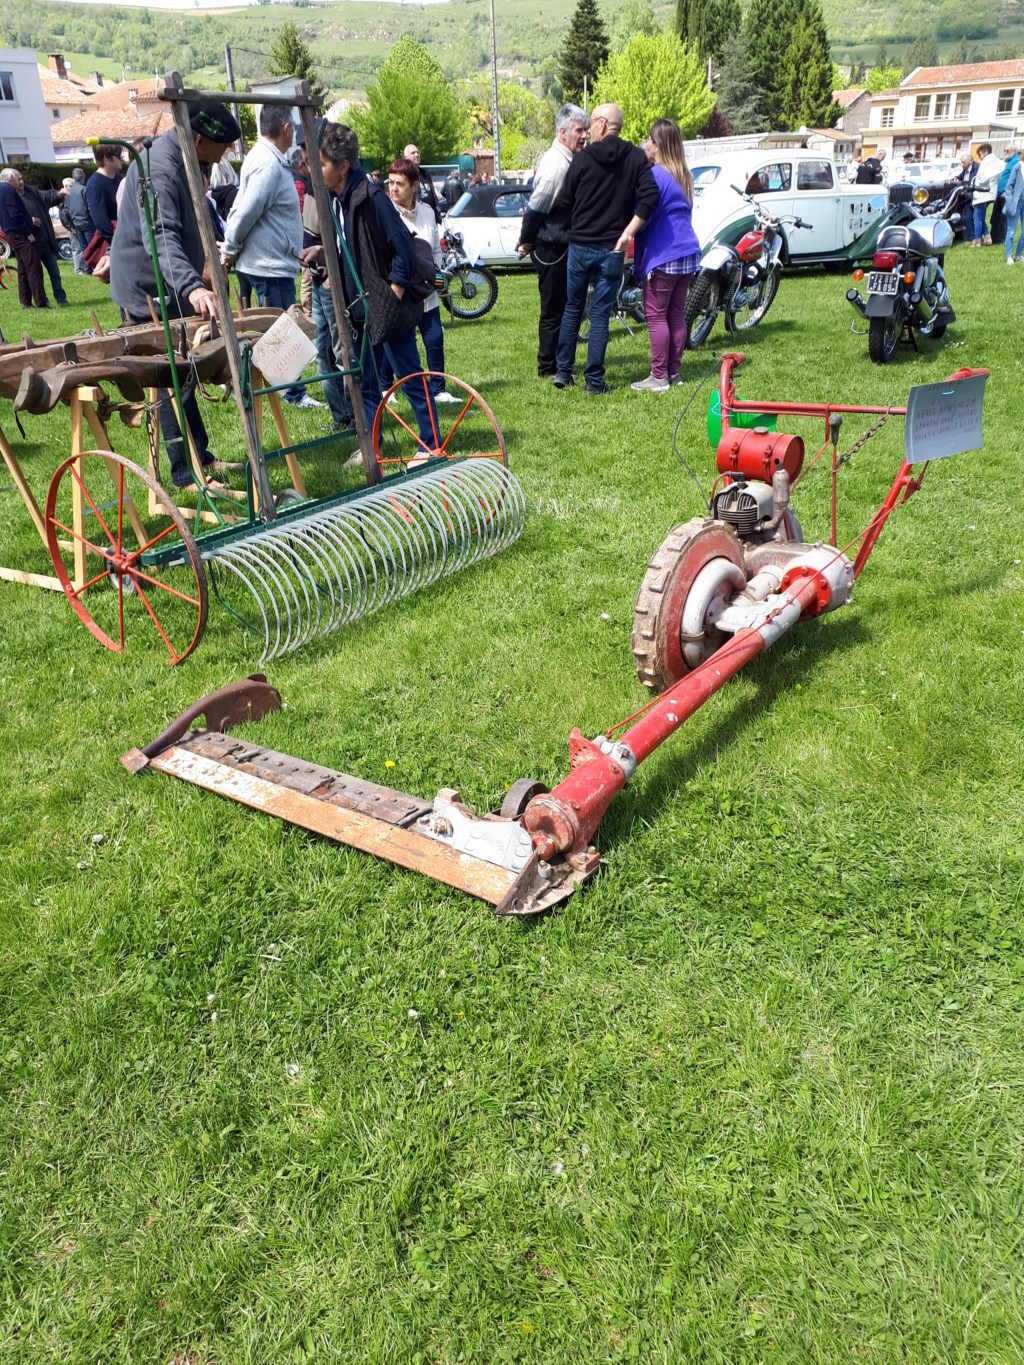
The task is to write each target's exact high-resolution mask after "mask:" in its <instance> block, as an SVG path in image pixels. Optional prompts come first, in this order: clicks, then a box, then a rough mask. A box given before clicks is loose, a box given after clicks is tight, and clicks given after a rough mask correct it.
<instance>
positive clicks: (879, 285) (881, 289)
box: [868, 270, 900, 294]
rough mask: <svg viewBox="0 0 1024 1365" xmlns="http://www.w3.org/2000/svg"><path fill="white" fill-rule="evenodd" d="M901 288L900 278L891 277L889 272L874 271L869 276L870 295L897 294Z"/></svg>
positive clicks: (896, 276)
mask: <svg viewBox="0 0 1024 1365" xmlns="http://www.w3.org/2000/svg"><path fill="white" fill-rule="evenodd" d="M899 287H900V277H899V276H898V275H890V274H889V272H888V271H887V270H872V272H871V274H870V275H869V276H868V293H869V294H895V293H896V291H897V290H898V289H899Z"/></svg>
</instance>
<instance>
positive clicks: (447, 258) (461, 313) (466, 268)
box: [437, 229, 498, 319]
mask: <svg viewBox="0 0 1024 1365" xmlns="http://www.w3.org/2000/svg"><path fill="white" fill-rule="evenodd" d="M441 251H442V253H443V255H442V259H441V266H440V269H439V270H438V272H437V296H438V298H439V300H440V302H441V305H442V307H444V308H447V310H448V312H449V313H450V314H451V315H452V316H453V317H456V318H467V319H473V318H482V317H483V316H484V314H485V313H489V312H490V311H491V309H492V308H493V307H494V305H495V303H496V302H497V299H498V277H497V275H495V273H494V271H493V270H492V269H491V268H490V266H487V265H484V264H483V262H482V261H471V260H470V259H469V257H468V256H467V254H466V251H465V247H464V246H463V237H462V233H461V232H453V231H451V229H449V230H448V231H446V232H445V234H444V236H443V237H442V238H441Z"/></svg>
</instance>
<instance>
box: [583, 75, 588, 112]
mask: <svg viewBox="0 0 1024 1365" xmlns="http://www.w3.org/2000/svg"><path fill="white" fill-rule="evenodd" d="M583 112H584V113H586V112H587V75H586V72H584V73H583Z"/></svg>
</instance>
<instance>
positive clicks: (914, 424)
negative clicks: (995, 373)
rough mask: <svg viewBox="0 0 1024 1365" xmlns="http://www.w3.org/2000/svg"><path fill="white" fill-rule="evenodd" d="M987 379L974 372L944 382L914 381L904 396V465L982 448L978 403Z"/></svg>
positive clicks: (979, 406)
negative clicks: (966, 377)
mask: <svg viewBox="0 0 1024 1365" xmlns="http://www.w3.org/2000/svg"><path fill="white" fill-rule="evenodd" d="M987 378H988V375H986V374H975V375H971V376H970V378H968V379H951V380H949V381H947V382H946V383H945V384H915V386H914V387H913V388H912V389H911V390H910V397H909V398H908V399H907V423H906V448H907V463H908V464H925V463H926V462H927V461H928V460H942V459H945V457H946V456H947V455H959V454H961V453H962V452H963V451H965V450H980V449H981V448H982V446H983V444H984V441H983V439H982V434H981V403H982V399H983V398H984V397H985V380H986V379H987Z"/></svg>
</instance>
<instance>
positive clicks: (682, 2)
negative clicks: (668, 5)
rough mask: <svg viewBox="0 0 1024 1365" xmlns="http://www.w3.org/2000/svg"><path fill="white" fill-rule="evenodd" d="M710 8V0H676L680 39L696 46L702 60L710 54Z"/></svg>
mask: <svg viewBox="0 0 1024 1365" xmlns="http://www.w3.org/2000/svg"><path fill="white" fill-rule="evenodd" d="M708 9H709V3H708V0H676V32H677V33H678V34H679V41H680V42H681V43H689V45H690V46H691V47H692V48H695V49H696V52H697V55H698V57H700V59H701V61H706V60H707V55H708Z"/></svg>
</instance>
